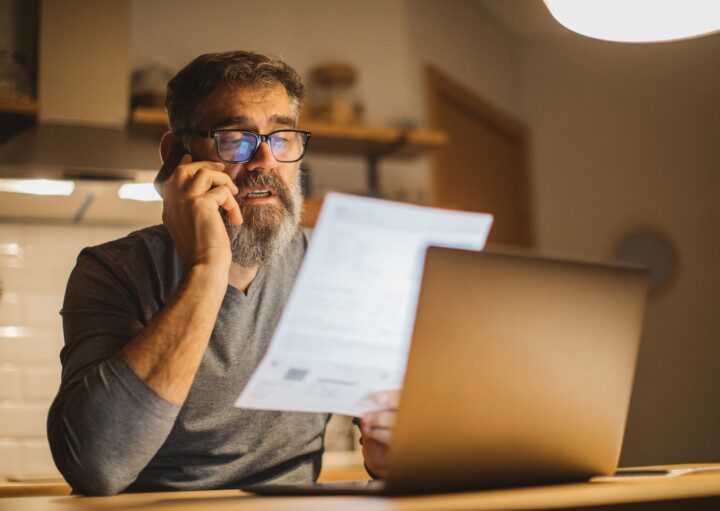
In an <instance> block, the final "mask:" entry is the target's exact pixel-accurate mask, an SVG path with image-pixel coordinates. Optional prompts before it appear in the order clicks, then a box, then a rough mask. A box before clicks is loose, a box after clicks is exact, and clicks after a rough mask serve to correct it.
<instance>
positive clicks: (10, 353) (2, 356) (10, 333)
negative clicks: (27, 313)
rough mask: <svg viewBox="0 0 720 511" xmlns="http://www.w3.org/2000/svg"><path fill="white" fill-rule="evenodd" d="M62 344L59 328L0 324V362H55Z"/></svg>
mask: <svg viewBox="0 0 720 511" xmlns="http://www.w3.org/2000/svg"><path fill="white" fill-rule="evenodd" d="M62 346H63V340H62V331H60V330H51V329H41V328H29V327H18V326H0V363H7V362H12V363H21V362H40V363H49V364H53V363H57V362H58V360H59V357H60V350H61V349H62Z"/></svg>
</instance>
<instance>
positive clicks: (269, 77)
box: [165, 51, 305, 133]
mask: <svg viewBox="0 0 720 511" xmlns="http://www.w3.org/2000/svg"><path fill="white" fill-rule="evenodd" d="M276 84H280V85H283V86H284V87H285V90H286V91H287V93H288V96H290V104H291V107H292V111H293V115H295V117H296V118H297V117H298V116H299V114H300V105H301V104H302V100H303V98H304V97H305V85H304V84H303V82H302V80H301V79H300V76H299V75H298V74H297V72H296V71H295V70H294V69H293V68H292V67H290V66H288V65H287V64H286V63H285V62H283V61H282V60H281V59H279V58H276V57H270V56H266V55H261V54H259V53H254V52H251V51H227V52H222V53H206V54H205V55H200V56H199V57H197V58H196V59H195V60H193V61H192V62H190V63H189V64H188V65H187V66H185V67H184V68H183V69H181V70H180V71H179V72H178V73H177V74H176V75H175V76H174V77H173V78H172V79H170V81H169V82H168V84H167V93H166V95H165V108H166V109H167V112H168V118H169V120H170V130H171V131H172V132H173V133H177V132H180V131H183V130H187V129H194V128H197V127H198V126H197V125H196V124H195V123H196V122H197V120H198V119H199V113H200V111H201V109H202V107H203V104H204V101H205V99H207V98H208V96H210V94H212V93H213V92H214V91H215V90H216V89H217V88H218V87H220V86H233V85H237V86H258V87H268V86H272V85H276Z"/></svg>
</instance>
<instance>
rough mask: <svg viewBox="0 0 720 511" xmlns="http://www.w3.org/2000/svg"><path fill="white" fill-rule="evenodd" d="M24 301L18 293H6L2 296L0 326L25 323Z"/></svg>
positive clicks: (0, 299)
mask: <svg viewBox="0 0 720 511" xmlns="http://www.w3.org/2000/svg"><path fill="white" fill-rule="evenodd" d="M23 308H24V307H23V299H22V296H21V295H20V294H18V293H8V292H4V291H3V293H2V295H0V325H20V324H22V323H23Z"/></svg>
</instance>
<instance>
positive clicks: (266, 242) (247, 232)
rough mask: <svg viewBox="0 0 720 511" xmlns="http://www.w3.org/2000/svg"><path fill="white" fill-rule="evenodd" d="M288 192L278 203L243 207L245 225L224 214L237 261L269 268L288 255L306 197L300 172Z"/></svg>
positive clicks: (248, 266)
mask: <svg viewBox="0 0 720 511" xmlns="http://www.w3.org/2000/svg"><path fill="white" fill-rule="evenodd" d="M285 192H286V193H279V194H278V204H272V205H265V204H263V205H257V206H244V207H243V206H242V205H241V211H242V215H243V220H244V222H243V224H242V225H235V224H233V223H232V222H230V221H229V220H228V219H227V216H225V215H223V221H224V222H225V228H226V229H227V232H228V236H229V237H230V250H231V252H232V260H233V262H235V263H237V264H239V265H240V266H243V267H245V268H252V267H255V266H269V265H271V264H273V263H275V262H277V261H278V260H279V259H280V257H281V256H282V255H283V254H284V253H285V250H287V248H288V246H289V245H290V243H291V242H292V239H293V237H294V236H295V234H296V233H297V232H298V230H299V225H300V215H301V213H302V207H303V197H302V190H301V187H300V173H299V172H298V173H297V179H296V180H295V182H293V183H292V184H291V186H290V187H289V188H286V189H285ZM241 204H242V203H241Z"/></svg>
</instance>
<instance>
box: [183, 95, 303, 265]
mask: <svg viewBox="0 0 720 511" xmlns="http://www.w3.org/2000/svg"><path fill="white" fill-rule="evenodd" d="M296 121H297V119H296V116H295V115H294V114H293V111H292V109H291V103H290V98H289V96H288V94H287V92H286V90H285V88H284V87H283V86H282V85H280V84H277V85H274V86H269V87H262V88H252V87H221V88H219V89H217V90H216V91H215V92H213V94H211V95H210V96H209V97H208V98H207V100H206V102H205V105H204V108H203V111H202V114H201V119H200V120H199V122H198V127H199V129H203V130H213V129H244V130H251V131H254V132H256V133H260V134H268V133H271V132H273V131H275V130H279V129H288V128H295V123H296ZM189 148H190V151H191V154H192V156H193V159H194V160H211V161H221V160H220V157H219V156H218V154H217V150H216V148H215V141H214V140H213V139H209V138H203V137H191V138H190V140H189ZM224 172H225V173H226V174H228V175H229V176H230V177H231V178H232V180H233V182H234V183H235V184H236V185H237V187H238V189H239V190H240V193H239V194H238V195H237V196H236V199H237V201H238V203H239V205H240V211H241V212H242V216H243V220H244V223H243V224H242V225H241V226H236V225H234V224H232V223H231V222H230V221H229V220H227V218H226V217H225V215H224V214H223V219H224V220H225V226H226V228H227V229H228V234H229V236H230V241H231V244H232V251H233V260H234V261H235V262H237V263H239V264H240V265H241V266H245V267H252V266H256V265H259V264H267V263H271V262H273V261H274V260H276V259H277V258H278V257H279V256H280V255H281V254H282V252H283V251H284V250H285V248H287V245H288V244H289V242H290V240H291V239H292V236H293V235H294V233H295V232H296V230H297V226H298V224H299V221H300V212H301V210H302V193H301V189H300V164H299V163H298V162H295V163H281V162H278V161H277V159H275V157H274V156H273V154H272V152H271V151H270V147H268V144H267V143H265V142H263V143H262V144H260V147H259V148H258V150H257V152H256V153H255V155H254V156H253V158H252V159H251V160H250V161H248V162H246V163H237V164H236V163H225V170H224ZM268 191H269V193H270V195H269V196H267V197H253V195H256V196H257V195H261V194H262V193H258V192H264V194H267V192H268ZM252 192H255V193H254V194H253V193H252Z"/></svg>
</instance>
